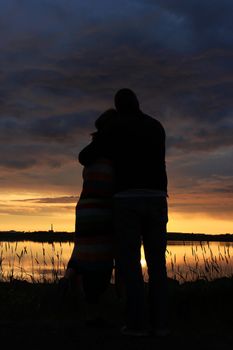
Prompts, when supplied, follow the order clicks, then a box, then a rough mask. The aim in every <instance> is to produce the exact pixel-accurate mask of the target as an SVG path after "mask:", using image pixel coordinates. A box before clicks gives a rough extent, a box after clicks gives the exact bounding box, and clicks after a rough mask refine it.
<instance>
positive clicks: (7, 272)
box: [0, 242, 233, 283]
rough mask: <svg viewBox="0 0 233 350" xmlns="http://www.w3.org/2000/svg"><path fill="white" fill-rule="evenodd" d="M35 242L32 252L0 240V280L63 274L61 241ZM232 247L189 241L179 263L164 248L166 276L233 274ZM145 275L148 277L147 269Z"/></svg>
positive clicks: (192, 277)
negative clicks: (187, 254) (35, 247)
mask: <svg viewBox="0 0 233 350" xmlns="http://www.w3.org/2000/svg"><path fill="white" fill-rule="evenodd" d="M38 244H39V245H40V250H37V251H36V252H33V250H32V248H31V247H29V248H28V247H27V245H26V243H25V245H23V247H22V248H20V249H19V243H18V242H0V281H3V282H11V281H12V280H16V279H18V280H22V281H29V282H32V283H54V282H55V283H56V282H57V281H58V280H59V279H60V277H62V276H63V275H64V271H65V269H66V265H67V260H66V259H65V258H64V256H63V253H64V252H63V243H62V242H60V243H56V245H55V243H49V246H50V247H51V251H50V252H48V251H47V249H46V247H45V243H44V242H41V243H38ZM185 244H186V243H185V242H183V245H185ZM70 247H71V248H72V245H70ZM232 248H233V247H232V243H228V244H225V245H224V246H222V247H221V249H220V245H218V250H217V252H216V251H215V252H214V251H213V249H212V246H211V244H210V243H209V242H205V243H203V242H199V243H198V244H197V243H196V242H192V244H191V245H190V246H189V249H191V254H189V256H186V253H184V255H183V257H182V259H183V261H182V263H179V262H177V255H176V254H175V253H172V251H171V249H167V252H166V257H167V270H168V277H169V278H171V279H174V280H177V281H179V283H184V282H188V281H198V280H206V281H212V280H214V279H217V278H222V277H232V276H233V259H232V256H231V254H232ZM113 279H114V277H113ZM144 279H145V281H147V280H148V276H147V272H146V269H144Z"/></svg>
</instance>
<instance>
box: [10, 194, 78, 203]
mask: <svg viewBox="0 0 233 350" xmlns="http://www.w3.org/2000/svg"><path fill="white" fill-rule="evenodd" d="M78 198H79V197H77V196H64V197H53V198H29V199H22V200H13V202H32V203H57V204H60V203H76V202H77V200H78Z"/></svg>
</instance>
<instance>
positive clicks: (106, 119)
mask: <svg viewBox="0 0 233 350" xmlns="http://www.w3.org/2000/svg"><path fill="white" fill-rule="evenodd" d="M116 116H117V112H116V110H115V109H113V108H111V109H108V110H106V111H105V112H103V113H102V114H101V115H100V116H99V117H98V118H97V119H96V121H95V127H96V129H97V130H98V131H99V130H102V129H103V128H105V127H106V126H108V124H109V123H111V122H112V121H113V119H115V118H116Z"/></svg>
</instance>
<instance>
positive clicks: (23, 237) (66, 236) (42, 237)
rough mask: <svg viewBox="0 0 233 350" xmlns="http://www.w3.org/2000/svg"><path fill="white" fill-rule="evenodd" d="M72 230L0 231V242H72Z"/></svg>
mask: <svg viewBox="0 0 233 350" xmlns="http://www.w3.org/2000/svg"><path fill="white" fill-rule="evenodd" d="M74 235H75V233H74V232H54V231H52V230H50V231H34V232H24V231H0V242H2V241H7V242H15V241H34V242H49V243H52V242H73V241H74ZM167 238H168V241H208V242H233V234H230V233H225V234H205V233H182V232H168V233H167Z"/></svg>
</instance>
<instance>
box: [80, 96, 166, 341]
mask: <svg viewBox="0 0 233 350" xmlns="http://www.w3.org/2000/svg"><path fill="white" fill-rule="evenodd" d="M114 102H115V107H116V110H117V113H118V116H117V117H116V118H115V119H114V121H113V122H112V123H111V125H108V128H106V129H105V130H103V132H102V134H100V135H99V138H98V139H96V140H95V143H93V144H92V145H90V147H89V148H87V149H86V150H85V153H84V154H80V162H81V163H83V164H84V163H85V162H88V161H89V160H90V159H91V158H93V157H95V156H96V155H97V154H98V152H101V153H104V154H105V156H107V157H109V158H110V159H111V160H112V161H113V165H114V170H115V181H116V183H115V195H114V227H115V259H116V266H117V269H118V271H119V274H120V276H121V278H122V280H123V283H124V285H125V291H126V320H125V321H126V325H125V326H124V327H123V328H122V333H123V334H124V335H135V336H143V335H146V334H147V332H146V331H147V327H148V326H149V327H150V328H151V329H152V330H153V332H155V334H157V335H166V333H167V321H168V316H167V309H168V305H167V303H168V300H167V271H166V256H165V253H166V244H167V238H166V225H167V221H168V210H167V173H166V163H165V148H166V147H165V142H166V135H165V130H164V128H163V126H162V124H161V123H160V122H159V121H158V120H156V119H154V118H152V117H151V116H148V115H146V114H145V113H143V112H142V111H141V109H140V105H139V101H138V98H137V96H136V95H135V93H134V92H133V91H132V90H130V89H121V90H119V91H118V92H117V93H116V95H115V101H114ZM142 244H143V247H144V252H145V259H146V263H147V268H148V276H149V281H148V300H147V298H145V296H147V294H145V283H144V279H143V273H142V267H141V263H140V260H141V254H140V253H141V245H142ZM147 301H148V304H147ZM147 305H148V309H147ZM147 310H148V311H149V319H148V320H147ZM148 321H149V322H148ZM148 323H149V324H148Z"/></svg>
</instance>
